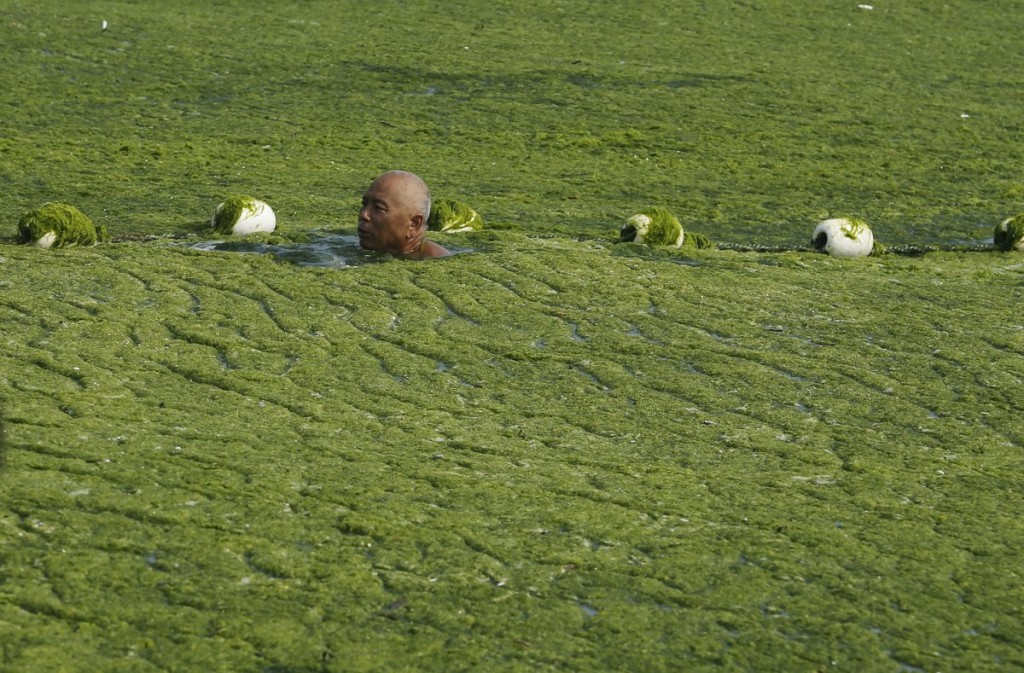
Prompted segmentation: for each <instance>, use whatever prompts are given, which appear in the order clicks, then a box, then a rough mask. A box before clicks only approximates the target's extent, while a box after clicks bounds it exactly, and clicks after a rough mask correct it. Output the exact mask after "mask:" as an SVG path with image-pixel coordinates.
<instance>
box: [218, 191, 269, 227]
mask: <svg viewBox="0 0 1024 673" xmlns="http://www.w3.org/2000/svg"><path fill="white" fill-rule="evenodd" d="M210 226H211V227H213V228H214V229H216V230H217V231H219V232H221V233H225V234H234V235H235V236H247V235H249V234H256V233H265V234H269V233H271V232H273V231H274V229H276V228H277V216H276V215H274V209H273V208H271V207H270V206H269V205H268V204H266V203H264V202H263V201H260V200H259V199H254V198H252V197H248V196H233V197H231V198H229V199H227V200H225V201H224V202H223V203H221V204H220V205H219V206H217V209H216V210H214V211H213V216H212V217H211V218H210Z"/></svg>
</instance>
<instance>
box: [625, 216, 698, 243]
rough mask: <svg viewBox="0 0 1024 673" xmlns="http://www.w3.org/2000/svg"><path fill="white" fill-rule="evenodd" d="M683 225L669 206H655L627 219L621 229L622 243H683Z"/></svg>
mask: <svg viewBox="0 0 1024 673" xmlns="http://www.w3.org/2000/svg"><path fill="white" fill-rule="evenodd" d="M684 238H685V235H684V233H683V225H682V224H680V223H679V220H678V219H676V216H675V215H673V214H672V213H671V212H670V211H669V209H668V208H662V207H658V206H656V207H654V208H646V209H644V210H641V211H640V212H639V213H637V214H636V215H633V216H631V217H630V218H629V219H628V220H626V224H624V225H623V226H622V229H621V230H620V231H619V242H620V243H646V244H648V245H674V246H675V247H677V248H678V247H679V246H681V245H682V244H683V239H684Z"/></svg>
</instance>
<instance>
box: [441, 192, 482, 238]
mask: <svg viewBox="0 0 1024 673" xmlns="http://www.w3.org/2000/svg"><path fill="white" fill-rule="evenodd" d="M483 226H484V220H483V218H482V217H480V213H478V212H476V211H475V210H474V209H473V208H471V207H470V206H469V205H467V204H465V203H463V202H461V201H456V200H455V199H448V198H440V199H435V200H434V201H433V202H431V204H430V217H429V218H428V219H427V228H428V229H430V230H431V231H443V232H446V233H450V234H455V233H462V232H466V231H476V230H478V229H483Z"/></svg>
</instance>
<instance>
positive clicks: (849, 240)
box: [811, 217, 875, 257]
mask: <svg viewBox="0 0 1024 673" xmlns="http://www.w3.org/2000/svg"><path fill="white" fill-rule="evenodd" d="M811 241H812V242H813V243H814V248H815V249H816V250H818V251H819V252H825V253H828V254H829V255H832V256H833V257H867V256H868V255H870V254H871V249H872V248H873V247H874V244H875V237H874V235H873V234H872V233H871V228H870V227H868V225H867V224H865V223H864V221H863V220H858V219H854V218H852V217H836V218H832V219H830V220H824V221H823V222H819V223H818V226H816V227H815V228H814V234H813V235H812V236H811Z"/></svg>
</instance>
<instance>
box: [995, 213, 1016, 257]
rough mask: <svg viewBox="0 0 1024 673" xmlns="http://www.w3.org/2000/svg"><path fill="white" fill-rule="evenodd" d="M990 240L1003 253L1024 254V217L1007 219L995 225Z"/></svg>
mask: <svg viewBox="0 0 1024 673" xmlns="http://www.w3.org/2000/svg"><path fill="white" fill-rule="evenodd" d="M992 240H993V242H994V243H995V246H996V247H997V248H998V249H1000V250H1002V251H1004V252H1009V251H1011V250H1016V251H1018V252H1024V215H1017V216H1016V217H1008V218H1006V219H1005V220H1003V221H1002V222H1000V223H999V224H997V225H996V228H995V232H994V234H993V237H992Z"/></svg>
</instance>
